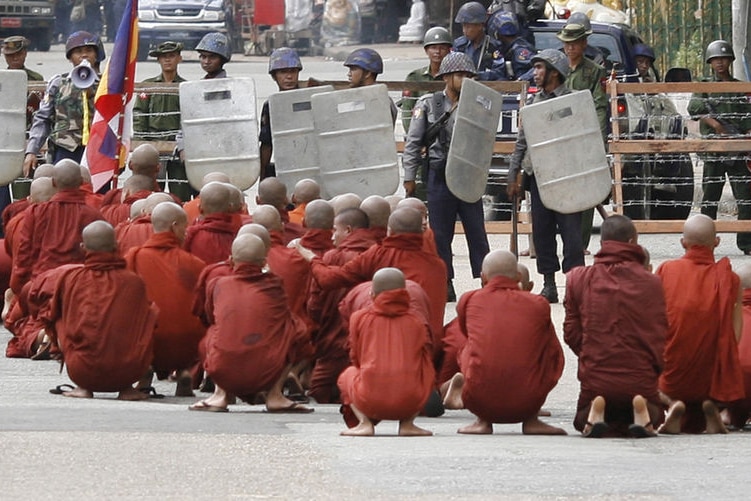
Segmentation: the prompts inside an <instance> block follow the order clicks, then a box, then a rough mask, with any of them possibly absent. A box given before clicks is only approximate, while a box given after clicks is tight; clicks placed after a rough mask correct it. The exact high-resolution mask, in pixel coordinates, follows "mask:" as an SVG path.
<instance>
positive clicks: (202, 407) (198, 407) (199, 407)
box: [188, 400, 229, 412]
mask: <svg viewBox="0 0 751 501" xmlns="http://www.w3.org/2000/svg"><path fill="white" fill-rule="evenodd" d="M188 410H189V411H201V412H229V409H227V408H226V407H219V406H218V405H209V404H207V403H206V401H205V400H201V401H199V402H196V403H195V404H193V405H189V406H188Z"/></svg>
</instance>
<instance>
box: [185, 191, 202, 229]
mask: <svg viewBox="0 0 751 501" xmlns="http://www.w3.org/2000/svg"><path fill="white" fill-rule="evenodd" d="M183 210H184V211H185V213H186V214H187V215H188V224H193V222H194V221H195V220H196V219H198V218H199V217H201V198H200V197H199V196H198V195H196V197H195V198H194V199H193V200H191V201H189V202H185V203H184V204H183Z"/></svg>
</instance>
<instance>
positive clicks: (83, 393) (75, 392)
mask: <svg viewBox="0 0 751 501" xmlns="http://www.w3.org/2000/svg"><path fill="white" fill-rule="evenodd" d="M63 396H64V397H71V398H94V394H93V393H91V392H90V391H89V390H86V389H84V388H81V387H80V386H76V387H75V388H74V389H72V390H70V391H65V392H63Z"/></svg>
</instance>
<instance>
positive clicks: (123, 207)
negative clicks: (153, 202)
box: [102, 174, 154, 227]
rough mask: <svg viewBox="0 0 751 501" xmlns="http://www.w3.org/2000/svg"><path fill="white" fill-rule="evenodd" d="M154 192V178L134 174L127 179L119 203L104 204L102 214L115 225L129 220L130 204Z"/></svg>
mask: <svg viewBox="0 0 751 501" xmlns="http://www.w3.org/2000/svg"><path fill="white" fill-rule="evenodd" d="M153 192H154V180H153V179H152V178H150V177H149V176H144V175H142V174H134V175H132V176H130V177H129V178H128V179H126V180H125V184H124V185H123V189H122V192H121V193H120V196H121V200H120V203H119V204H116V205H115V204H109V205H103V206H102V215H103V216H104V218H105V219H106V220H107V222H109V223H110V224H111V225H112V226H113V227H114V226H117V225H118V224H120V223H122V222H124V221H127V220H128V218H129V217H130V206H131V205H133V202H135V201H136V200H143V199H145V198H146V197H148V196H149V195H151V194H152V193H153Z"/></svg>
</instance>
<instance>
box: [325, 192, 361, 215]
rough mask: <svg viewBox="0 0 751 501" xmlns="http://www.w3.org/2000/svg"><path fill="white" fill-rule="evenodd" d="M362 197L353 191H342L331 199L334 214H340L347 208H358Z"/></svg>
mask: <svg viewBox="0 0 751 501" xmlns="http://www.w3.org/2000/svg"><path fill="white" fill-rule="evenodd" d="M361 203H362V199H361V198H360V197H359V196H357V195H355V194H354V193H342V194H341V195H337V196H335V197H334V198H332V199H331V205H333V206H334V214H341V213H342V212H343V211H345V210H347V209H359V208H360V204H361Z"/></svg>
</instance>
